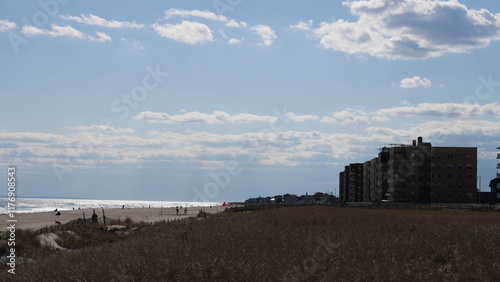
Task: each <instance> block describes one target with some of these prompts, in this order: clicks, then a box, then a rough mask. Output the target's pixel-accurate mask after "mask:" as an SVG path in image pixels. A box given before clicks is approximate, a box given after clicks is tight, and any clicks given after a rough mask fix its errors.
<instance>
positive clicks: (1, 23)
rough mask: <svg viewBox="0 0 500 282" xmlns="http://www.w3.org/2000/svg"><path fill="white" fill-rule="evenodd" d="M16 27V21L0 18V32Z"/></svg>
mask: <svg viewBox="0 0 500 282" xmlns="http://www.w3.org/2000/svg"><path fill="white" fill-rule="evenodd" d="M14 28H16V23H13V22H9V21H8V20H0V32H2V31H6V30H9V29H14Z"/></svg>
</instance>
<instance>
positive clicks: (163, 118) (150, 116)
mask: <svg viewBox="0 0 500 282" xmlns="http://www.w3.org/2000/svg"><path fill="white" fill-rule="evenodd" d="M132 119H134V120H146V121H147V122H148V123H166V124H177V123H205V124H223V123H259V122H276V121H277V120H278V118H277V117H273V116H259V115H253V114H245V113H241V114H233V115H231V114H228V113H226V112H222V111H214V112H212V113H210V114H207V113H200V112H187V113H182V114H180V115H169V114H167V113H154V112H149V111H147V112H142V113H140V114H138V115H136V116H134V117H133V118H132Z"/></svg>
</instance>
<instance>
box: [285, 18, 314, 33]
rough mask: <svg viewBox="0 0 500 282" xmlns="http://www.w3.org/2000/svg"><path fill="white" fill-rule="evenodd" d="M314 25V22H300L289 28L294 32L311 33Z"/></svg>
mask: <svg viewBox="0 0 500 282" xmlns="http://www.w3.org/2000/svg"><path fill="white" fill-rule="evenodd" d="M312 24H313V20H308V21H307V22H302V21H301V22H299V23H298V24H295V25H289V26H288V28H289V29H291V30H293V31H310V30H311V27H312Z"/></svg>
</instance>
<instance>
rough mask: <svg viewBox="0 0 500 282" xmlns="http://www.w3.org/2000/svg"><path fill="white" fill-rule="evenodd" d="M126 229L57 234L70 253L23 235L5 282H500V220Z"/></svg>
mask: <svg viewBox="0 0 500 282" xmlns="http://www.w3.org/2000/svg"><path fill="white" fill-rule="evenodd" d="M119 224H122V225H127V226H129V227H135V228H132V230H131V231H127V232H114V233H110V232H108V231H105V230H103V228H102V227H101V226H94V225H85V226H77V227H73V228H72V229H71V230H61V231H57V232H55V233H56V234H57V235H58V239H57V243H58V244H59V245H60V246H61V247H62V248H65V250H50V249H48V248H47V247H44V246H42V245H41V244H40V243H39V242H38V240H37V235H38V234H35V232H31V231H23V230H19V231H18V233H17V237H18V241H19V242H18V246H19V252H18V255H19V256H20V258H19V260H18V261H19V263H18V265H17V268H16V274H15V275H11V274H9V273H7V268H6V266H2V272H1V274H0V281H426V280H427V281H500V213H499V212H468V211H422V210H370V209H352V208H338V207H328V206H304V207H285V208H274V209H263V210H256V211H246V212H230V211H226V212H223V213H219V214H215V215H211V216H208V217H206V218H190V219H187V220H182V221H174V222H161V223H155V224H152V225H151V224H138V223H132V222H130V221H125V222H120V223H119ZM4 243H5V242H4ZM1 250H2V252H3V253H2V255H3V256H4V255H5V254H4V253H5V251H6V249H5V244H3V246H2V249H1ZM7 279H8V280H7Z"/></svg>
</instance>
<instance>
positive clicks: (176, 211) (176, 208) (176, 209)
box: [175, 207, 179, 215]
mask: <svg viewBox="0 0 500 282" xmlns="http://www.w3.org/2000/svg"><path fill="white" fill-rule="evenodd" d="M175 213H177V215H179V207H175Z"/></svg>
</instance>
